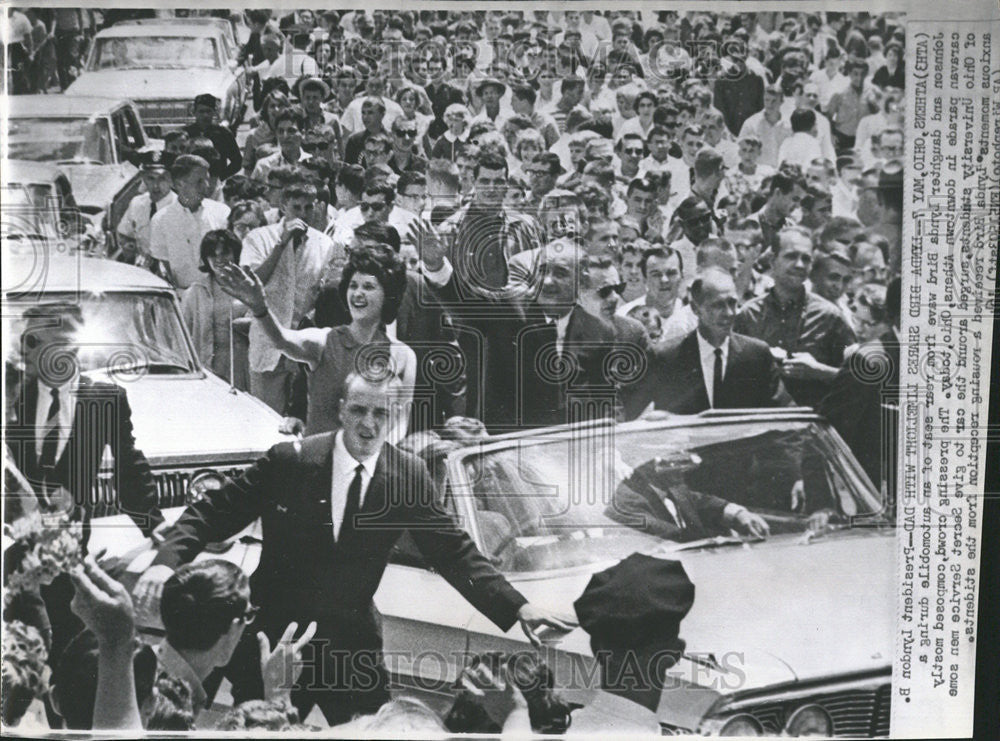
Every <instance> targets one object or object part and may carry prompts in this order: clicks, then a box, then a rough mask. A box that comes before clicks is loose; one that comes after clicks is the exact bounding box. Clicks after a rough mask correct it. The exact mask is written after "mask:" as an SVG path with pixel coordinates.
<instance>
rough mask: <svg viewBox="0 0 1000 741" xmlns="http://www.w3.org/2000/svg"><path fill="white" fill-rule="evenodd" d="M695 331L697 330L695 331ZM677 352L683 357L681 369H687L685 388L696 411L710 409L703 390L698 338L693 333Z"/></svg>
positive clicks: (705, 392)
mask: <svg viewBox="0 0 1000 741" xmlns="http://www.w3.org/2000/svg"><path fill="white" fill-rule="evenodd" d="M695 331H697V330H695ZM678 352H679V353H680V354H681V355H682V356H683V357H682V360H681V367H682V368H686V369H688V377H689V379H690V380H689V382H688V384H687V387H688V389H689V393H690V394H691V395H692V396H691V400H692V404H693V405H694V407H695V409H696V410H697V411H702V410H704V409H708V408H709V407H711V404H710V403H709V400H708V389H706V388H705V376H704V374H703V373H702V372H701V353H700V352H699V347H698V338H697V337H696V336H695V332H692V333H691V334H689V335H688V336H687V337H685V338H684V339H683V340H682V342H681V346H680V347H679V348H678Z"/></svg>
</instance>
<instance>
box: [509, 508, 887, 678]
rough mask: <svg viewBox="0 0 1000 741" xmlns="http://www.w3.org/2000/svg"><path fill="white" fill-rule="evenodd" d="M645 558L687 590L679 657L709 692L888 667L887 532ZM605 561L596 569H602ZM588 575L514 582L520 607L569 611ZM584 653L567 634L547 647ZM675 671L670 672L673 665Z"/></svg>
mask: <svg viewBox="0 0 1000 741" xmlns="http://www.w3.org/2000/svg"><path fill="white" fill-rule="evenodd" d="M666 550H667V549H664V548H661V549H658V550H657V552H656V553H655V555H658V556H662V557H664V558H670V559H676V560H679V561H681V562H682V563H683V564H684V569H685V571H686V572H687V574H688V576H689V577H690V579H691V581H692V582H693V583H694V585H695V598H694V605H693V606H692V608H691V611H690V613H689V614H688V615H687V617H685V618H684V620H683V622H682V623H681V631H680V635H681V637H682V638H683V639H684V640H685V642H686V643H687V649H686V653H687V654H688V655H689V656H692V657H702V658H703V659H705V662H704V664H705V665H706V666H710V665H715V666H716V667H717V668H719V667H721V668H722V671H717V670H716V671H710V670H708V669H706V668H702V669H701V670H700V672H698V673H696V674H695V675H694V676H695V678H696V679H697V678H699V677H701V678H704V679H707V681H708V682H710V683H713V686H714V688H715V689H716V690H721V691H723V692H725V691H730V692H732V691H742V690H747V689H756V688H760V687H766V686H771V685H774V684H779V683H783V682H793V681H805V680H811V679H822V678H824V677H831V676H834V675H844V674H853V673H857V672H871V671H877V670H884V669H885V668H887V667H888V666H889V665H890V663H891V655H892V654H891V652H892V647H893V622H894V616H895V606H894V605H895V596H896V592H897V589H896V584H895V583H894V581H893V577H894V571H895V567H894V563H895V540H894V538H893V537H892V531H891V530H889V531H886V532H878V531H874V530H870V529H861V528H858V529H854V530H850V531H840V532H836V533H832V534H829V535H827V536H825V537H823V538H819V539H815V540H813V541H812V542H810V543H808V544H806V543H804V542H802V539H801V536H795V535H782V536H775V537H773V538H772V539H770V540H769V541H766V542H762V543H757V544H753V545H738V546H730V547H724V548H717V549H706V550H698V551H679V552H674V553H669V552H666ZM610 565H611V564H606V565H604V566H610ZM590 573H591V572H586V573H583V574H581V573H579V572H577V573H575V574H573V575H567V576H563V577H556V578H552V579H539V580H535V579H532V580H528V581H519V580H517V579H516V577H515V578H514V579H513V582H514V584H515V585H516V586H517V588H518V589H519V590H521V591H522V592H523V593H524V595H525V597H527V598H528V599H529V600H530V601H537V602H539V603H541V604H545V605H549V606H551V607H553V608H555V609H558V610H560V611H563V612H568V613H569V614H574V613H573V601H574V600H576V599H577V598H578V597H579V596H580V595H581V594H582V593H583V591H584V589H585V588H586V586H587V582H588V581H589V579H590ZM557 647H558V649H560V650H565V651H569V652H571V653H582V654H588V655H589V654H590V643H589V638H588V636H587V635H586V633H584V632H583V631H582V630H581V629H576V630H574V631H573V632H572V633H570V634H568V635H567V636H565V637H564V638H563V639H562V640H560V641H559V642H558V644H557ZM678 667H679V668H680V665H678Z"/></svg>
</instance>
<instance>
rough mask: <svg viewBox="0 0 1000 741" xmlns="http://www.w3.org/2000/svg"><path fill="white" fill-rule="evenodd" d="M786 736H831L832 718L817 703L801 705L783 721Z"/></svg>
mask: <svg viewBox="0 0 1000 741" xmlns="http://www.w3.org/2000/svg"><path fill="white" fill-rule="evenodd" d="M785 735H786V736H826V737H829V736H832V735H833V719H832V718H830V714H829V713H828V712H826V710H824V709H823V708H821V707H820V706H819V705H803V706H802V707H800V708H798V709H797V710H796V711H795V712H794V713H792V715H791V716H790V717H789V718H788V722H787V723H785Z"/></svg>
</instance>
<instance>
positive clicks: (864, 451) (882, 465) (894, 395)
mask: <svg viewBox="0 0 1000 741" xmlns="http://www.w3.org/2000/svg"><path fill="white" fill-rule="evenodd" d="M874 314H875V312H874V311H872V315H873V316H872V319H873V320H875V321H877V322H884V323H883V327H884V326H885V324H888V325H889V326H888V328H887V329H886V330H885V331H884V332H883V333H882V334H881V335H880V336H879V337H878V338H877V339H874V340H871V341H869V342H866V343H864V344H863V345H861V346H860V347H859V348H858V349H857V350H856V351H855V352H854V353H852V354H851V355H849V356H848V357H847V359H846V360H844V363H843V364H842V365H841V366H840V370H839V371H838V372H837V376H836V378H835V379H834V381H833V384H832V385H831V386H830V391H829V393H828V394H827V395H826V397H825V398H824V399H823V401H822V402H820V405H819V412H820V414H822V415H823V416H825V417H826V418H827V419H829V420H830V422H831V423H832V424H833V426H834V427H835V428H836V429H837V432H838V433H840V436H841V437H842V438H844V442H846V443H847V444H848V446H849V447H850V448H851V451H852V452H853V453H854V455H855V457H856V458H857V459H858V462H859V463H860V464H861V466H862V468H864V469H865V472H866V473H867V474H868V476H869V478H870V479H871V480H872V482H873V483H874V484H875V486H876V487H878V486H879V485H880V484H881V482H886V494H887V498H888V502H887V504H888V505H889V506H892V505H893V504H894V502H895V491H896V486H895V482H896V460H897V442H896V431H897V430H898V429H899V346H900V342H899V314H900V283H899V278H895V279H893V281H892V282H891V283H889V286H888V288H887V289H886V296H885V308H884V316H875V315H874Z"/></svg>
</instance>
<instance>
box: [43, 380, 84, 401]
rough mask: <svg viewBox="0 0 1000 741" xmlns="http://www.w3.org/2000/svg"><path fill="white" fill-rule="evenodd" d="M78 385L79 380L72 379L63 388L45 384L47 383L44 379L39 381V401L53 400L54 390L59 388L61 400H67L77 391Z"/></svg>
mask: <svg viewBox="0 0 1000 741" xmlns="http://www.w3.org/2000/svg"><path fill="white" fill-rule="evenodd" d="M77 383H79V378H74V379H71V380H70V381H67V382H66V383H64V384H63V385H62V386H58V387H57V386H50V385H49V384H47V383H45V381H43V380H42V379H38V398H39V399H41V398H43V397H44V398H46V399H49V398H52V389H54V388H58V389H59V398H60V399H65V398H66V397H68V396H69V395H70V394H71V393H72V392H73V390H74V389H76V386H77Z"/></svg>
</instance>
